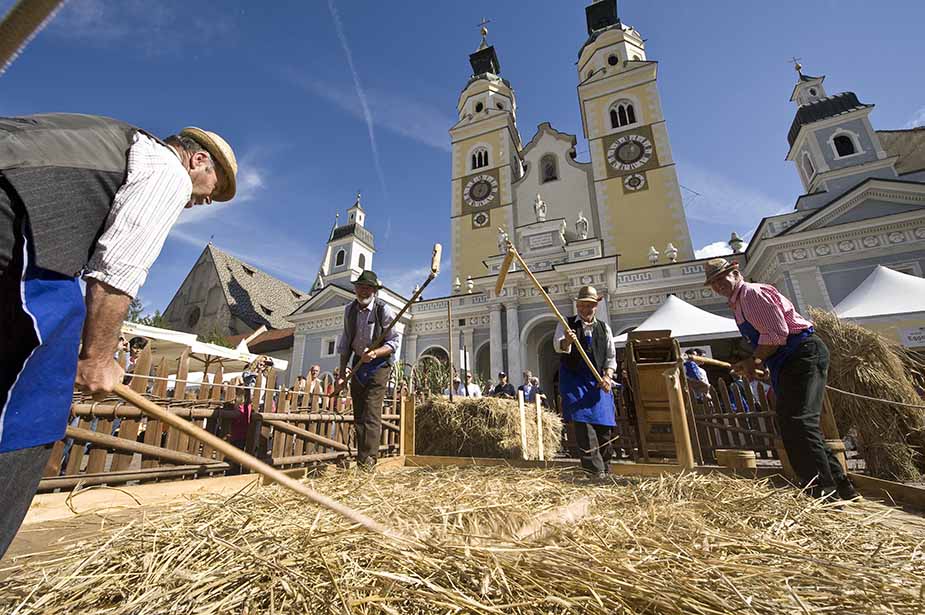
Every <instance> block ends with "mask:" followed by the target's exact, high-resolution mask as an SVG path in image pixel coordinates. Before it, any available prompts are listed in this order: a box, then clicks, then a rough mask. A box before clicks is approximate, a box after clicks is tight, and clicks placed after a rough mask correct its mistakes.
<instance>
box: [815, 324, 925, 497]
mask: <svg viewBox="0 0 925 615" xmlns="http://www.w3.org/2000/svg"><path fill="white" fill-rule="evenodd" d="M810 317H811V318H812V320H813V323H814V324H815V327H816V333H817V334H818V335H819V337H821V338H822V339H823V340H824V341H825V343H826V346H828V347H829V352H830V353H831V360H830V363H829V377H828V384H829V385H831V386H834V387H837V388H839V389H842V390H843V391H848V392H851V393H858V394H860V395H866V396H867V397H874V398H877V399H887V400H890V401H897V402H901V403H906V404H920V405H921V404H922V400H921V399H920V398H919V396H918V394H917V393H916V390H915V387H914V383H913V380H912V376H911V375H912V373H913V372H918V373H921V372H922V369H923V365H922V363H921V362H920V361H919V360H917V359H916V357H915V355H913V354H912V353H910V352H909V351H907V350H906V349H904V348H903V347H902V346H900V345H898V344H896V343H894V342H892V341H890V340H887V339H886V338H884V337H882V336H880V335H878V334H877V333H875V332H874V331H871V330H869V329H865V328H864V327H861V326H858V325H856V324H853V323H850V322H846V321H843V320H840V319H839V318H838V317H837V316H835V315H834V314H832V313H831V312H826V311H824V310H818V309H815V308H811V309H810ZM828 397H829V400H830V401H831V402H832V409H833V413H834V414H835V421H836V422H837V423H838V429H839V431H840V432H841V433H842V434H843V435H844V434H847V433H849V432H850V431H854V432H856V433H857V435H858V447H859V450H860V452H861V454H862V456H863V457H864V461H865V462H866V463H867V472H868V473H869V474H871V475H873V476H879V477H881V478H886V479H890V480H899V481H910V480H917V479H918V478H919V477H920V476H921V474H922V473H925V455H923V451H925V410H923V409H921V408H918V409H917V408H910V407H907V406H897V405H891V404H888V403H882V402H875V401H868V400H864V399H859V398H856V397H851V396H848V395H844V394H841V393H838V392H837V391H832V390H829V391H828Z"/></svg>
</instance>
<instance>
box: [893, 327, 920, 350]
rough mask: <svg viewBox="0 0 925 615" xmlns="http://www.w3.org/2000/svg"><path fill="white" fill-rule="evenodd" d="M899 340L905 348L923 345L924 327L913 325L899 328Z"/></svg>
mask: <svg viewBox="0 0 925 615" xmlns="http://www.w3.org/2000/svg"><path fill="white" fill-rule="evenodd" d="M899 340H900V342H902V345H903V346H905V347H907V348H922V347H925V327H915V328H912V329H900V330H899Z"/></svg>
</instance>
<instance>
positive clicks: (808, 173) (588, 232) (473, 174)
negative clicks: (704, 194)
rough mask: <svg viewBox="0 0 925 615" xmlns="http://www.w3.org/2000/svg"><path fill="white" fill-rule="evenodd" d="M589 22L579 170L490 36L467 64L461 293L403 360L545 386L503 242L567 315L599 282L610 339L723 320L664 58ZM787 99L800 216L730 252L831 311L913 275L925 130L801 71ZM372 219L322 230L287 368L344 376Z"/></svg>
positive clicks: (457, 160) (546, 319)
mask: <svg viewBox="0 0 925 615" xmlns="http://www.w3.org/2000/svg"><path fill="white" fill-rule="evenodd" d="M586 19H587V26H588V38H587V40H586V41H585V42H584V44H583V45H581V47H580V48H579V52H578V56H579V60H578V64H577V74H576V82H577V91H578V103H579V105H580V108H581V118H582V132H583V134H582V138H584V139H585V140H586V141H587V143H588V146H589V152H590V161H588V162H580V161H578V160H576V155H575V151H576V143H577V141H578V138H577V137H576V136H575V135H570V134H566V133H563V132H560V131H558V130H556V129H555V128H554V127H552V126H550V125H549V124H548V123H543V124H540V125H539V127H538V128H537V130H536V133H535V134H534V135H533V136H532V137H531V138H530V139H529V140H528V141H526V142H524V141H523V139H522V137H521V135H520V132H519V129H518V126H517V118H516V110H517V100H516V98H515V95H514V89H513V87H512V85H511V83H510V82H509V81H508V80H507V79H506V78H505V77H502V76H501V66H500V61H499V57H498V53H497V52H496V50H495V48H494V47H493V46H491V45H489V44H488V42H487V40H486V32H485V31H484V30H483V37H482V43H481V45H480V46H479V47H478V49H477V50H476V51H475V52H474V53H472V54H471V55H470V56H469V63H470V66H471V68H472V74H471V77H470V78H469V79H468V81H467V82H466V83H465V84H464V85H463V87H462V91H461V93H460V95H459V99H458V104H457V109H456V110H457V117H458V120H457V122H456V123H455V124H454V125H453V126H452V127H449V137H450V141H451V143H452V159H451V169H450V194H451V198H450V208H449V212H448V215H449V219H450V225H451V231H452V235H451V237H452V239H451V241H452V245H451V255H452V270H451V273H450V275H451V276H452V287H453V290H452V294H451V295H450V296H447V297H440V298H434V299H428V300H424V301H419V302H417V303H415V304H414V306H413V307H412V309H411V310H409V312H408V313H407V314H406V315H405V317H404V318H403V322H402V323H401V324H400V327H401V330H402V332H403V341H402V348H401V358H402V359H403V360H404V361H405V362H406V363H414V362H416V361H417V360H419V359H420V358H421V357H422V356H424V355H430V356H434V357H438V358H447V357H448V356H449V354H450V350H451V348H452V355H453V357H452V359H453V363H454V365H455V366H456V368H457V369H468V370H469V371H473V372H475V373H476V374H477V376H478V377H480V378H481V379H483V380H488V379H492V380H494V379H495V378H496V376H497V373H498V372H499V371H505V372H507V373H508V374H510V376H511V380H512V382H514V383H515V384H520V379H521V377H520V374H521V372H522V371H524V370H530V371H532V372H533V374H534V375H537V376H539V378H540V379H541V382H542V385H543V386H544V388H546V389H547V390H552V381H553V377H554V374H555V373H556V371H557V369H558V355H557V354H556V353H555V352H554V351H553V348H552V336H553V332H554V330H555V326H556V320H555V317H554V316H553V315H552V314H551V313H550V310H549V309H548V306H547V305H546V303H545V301H544V300H543V298H542V297H541V296H540V295H539V294H538V292H537V290H536V288H535V287H534V286H533V285H532V283H531V282H530V281H529V280H528V279H527V277H526V275H525V273H524V272H523V271H519V270H517V269H516V268H515V269H512V271H511V273H510V274H509V275H508V276H507V282H506V285H505V288H504V289H503V290H502V291H501V293H500V294H496V293H495V292H494V284H495V281H496V279H497V275H498V273H499V270H500V267H501V262H502V260H503V254H502V252H503V250H504V245H505V241H506V240H508V239H509V240H510V241H512V242H513V243H514V244H515V245H516V246H517V249H518V251H519V252H520V253H521V255H522V256H523V257H524V259H525V260H526V262H527V263H528V265H529V266H530V269H531V271H532V272H533V273H534V274H535V276H536V278H537V279H538V280H539V282H540V283H541V284H542V286H543V287H544V289H545V290H546V292H547V293H548V294H549V295H550V297H551V298H552V299H553V301H554V302H555V304H556V306H557V307H558V309H559V311H560V312H562V313H563V314H572V313H574V303H573V298H574V296H575V295H576V293H577V291H578V289H579V288H580V287H581V286H583V285H585V284H593V285H594V286H595V287H597V289H598V291H599V292H601V293H602V294H603V295H604V297H605V299H604V300H603V301H602V303H601V306H600V308H599V310H598V316H599V318H601V319H603V320H606V321H608V322H609V324H610V326H611V328H612V329H613V331H614V334H615V335H617V334H620V333H624V332H626V331H630V330H632V329H633V328H635V327H636V326H637V325H639V324H640V323H641V322H642V321H644V320H645V319H646V318H647V317H648V316H649V315H650V314H651V313H652V312H654V311H655V310H656V309H657V308H658V307H659V306H660V305H661V304H662V303H663V302H664V301H665V300H666V299H667V297H669V296H671V295H675V296H676V297H678V298H680V299H683V300H684V301H686V302H688V303H691V304H693V305H696V306H697V307H699V308H701V309H705V310H708V311H710V312H714V313H718V314H722V315H726V316H728V315H729V310H728V307H727V305H726V302H725V300H724V299H723V298H722V297H720V296H717V295H715V294H714V293H713V292H712V291H711V290H710V289H709V288H705V287H704V286H703V261H702V260H697V259H695V258H694V254H693V248H692V245H691V240H690V233H689V230H688V226H687V222H686V219H685V215H684V209H683V206H682V201H681V193H680V186H679V183H678V177H677V173H676V170H675V165H674V160H673V157H672V153H671V145H670V142H669V138H668V131H667V127H666V122H665V118H664V117H663V115H662V111H661V103H660V98H659V93H658V64H657V62H655V61H652V60H649V59H648V58H647V56H646V49H645V44H644V39H643V38H642V36H641V34H640V33H639V32H638V31H636V30H635V29H634V28H632V27H630V26H628V25H625V24H623V23H622V22H621V21H620V19H619V17H618V15H617V11H616V3H615V2H614V1H613V0H603V1H598V2H594V3H593V4H591V5H590V6H588V7H587V8H586ZM791 102H792V103H793V104H794V105H795V107H796V113H795V117H794V120H793V124H792V126H791V127H790V130H789V133H786V137H787V142H788V146H789V148H788V149H785V150H783V151H784V152H786V153H787V158H788V160H790V161H792V162H793V164H794V167H795V169H796V172H797V173H798V174H799V175H800V178H801V180H802V182H803V185H804V187H805V191H806V193H805V194H803V195H802V196H800V197H799V198H798V199H797V201H796V205H795V208H794V211H792V212H790V213H787V214H783V215H779V216H773V217H769V218H766V219H764V220H761V221H760V224H759V226H758V230H757V232H756V233H755V234H754V237H753V238H752V240H751V242H750V243H749V245H748V246H747V250H746V251H745V252H741V251H740V250H741V247H742V242H741V241H739V240H738V238H737V237H733V238H731V241H730V256H729V257H728V258H733V259H736V260H738V261H739V263H740V265H741V267H742V269H743V272H744V274H745V276H746V277H747V278H749V279H751V280H753V281H760V282H767V283H771V284H774V285H776V286H777V287H778V288H779V289H781V291H782V292H784V293H785V294H787V295H788V296H789V297H790V298H791V299H792V300H793V301H794V303H795V304H796V305H797V307H798V309H800V310H805V309H807V308H808V307H809V306H818V307H823V308H827V309H831V308H832V307H833V306H834V305H835V304H837V302H838V301H840V300H841V298H843V297H844V296H846V295H847V294H848V293H849V292H850V291H851V290H853V289H854V288H856V287H857V286H858V285H859V284H860V283H861V282H862V281H863V280H864V278H865V277H866V276H867V275H868V274H869V273H870V272H871V271H872V270H873V268H874V267H875V266H876V265H878V264H884V265H887V266H889V267H893V268H895V269H897V270H900V271H904V272H906V273H912V274H914V275H918V276H921V275H922V273H923V270H925V129H912V130H894V131H877V130H874V128H873V126H872V124H871V122H870V119H869V115H870V113H871V111H872V110H873V105H870V104H863V103H861V102H859V101H858V98H857V96H856V95H855V94H854V93H851V92H844V93H840V94H834V95H827V94H826V92H825V90H824V88H823V78H822V77H811V76H807V75H804V74H803V73H802V72H799V74H798V78H797V83H796V85H795V86H794V89H793V92H792V95H791ZM785 128H786V127H782V130H781V132H782V135H783V134H785ZM782 142H783V140H782ZM364 217H365V213H364V212H363V210H362V208H361V206H360V204H359V198H358V199H357V202H356V204H355V205H354V207H352V208H351V209H349V210H348V221H347V223H346V224H344V225H340V224H339V223H338V224H335V226H334V227H333V228H332V230H331V233H330V237H329V241H328V248H327V251H326V254H325V258H324V262H323V263H322V266H321V268H320V270H319V273H318V277H317V279H316V281H315V284H314V286H313V288H312V290H311V292H310V295H311V297H310V299H308V300H307V301H306V302H305V303H303V304H302V305H301V306H300V307H299V308H298V309H296V310H295V311H294V312H293V313H292V314H291V315H290V316H289V320H290V321H291V322H292V323H293V325H294V326H295V330H294V343H293V348H292V361H291V373H292V374H293V375H294V374H298V373H304V372H305V371H306V370H307V369H308V366H309V365H311V364H313V363H320V364H321V366H322V370H323V371H331V370H333V368H334V367H335V366H336V365H337V362H338V359H337V357H336V356H335V355H334V347H335V343H336V340H337V336H338V335H339V334H340V333H341V331H342V327H343V321H342V318H343V310H344V305H346V303H348V302H349V301H351V300H352V298H353V294H352V286H351V284H350V280H351V279H354V278H355V277H356V275H358V274H359V272H360V270H362V269H364V268H373V267H374V265H373V257H374V254H375V248H374V243H373V238H372V234H371V233H370V232H369V231H368V230H367V229H366V228H365V227H364V221H363V219H364ZM755 223H756V224H758V223H759V221H758V220H756V221H755ZM428 247H429V246H428ZM420 248H421V249H425V248H424V246H421V247H420ZM444 275H446V274H444ZM384 282H385V283H386V284H388V280H384ZM380 296H383V297H384V298H385V300H386V301H388V302H389V303H390V304H391V305H393V306H394V307H395V309H396V311H397V310H398V309H399V308H400V307H401V306H402V305H404V303H405V302H406V300H407V299H406V298H405V297H402V296H401V295H400V294H399V293H397V292H394V291H392V290H390V289H388V288H385V289H383V291H382V292H381V293H380ZM451 338H452V340H451Z"/></svg>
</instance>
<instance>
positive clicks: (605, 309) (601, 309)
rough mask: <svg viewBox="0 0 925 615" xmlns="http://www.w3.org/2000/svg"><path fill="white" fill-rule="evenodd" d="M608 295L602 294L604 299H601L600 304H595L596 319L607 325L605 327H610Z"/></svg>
mask: <svg viewBox="0 0 925 615" xmlns="http://www.w3.org/2000/svg"><path fill="white" fill-rule="evenodd" d="M609 302H610V301H609V295H607V294H604V298H603V299H601V302H600V303H598V304H597V319H598V320H600V321H602V322H605V323H607V326H611V325H610V306H609V305H608V303H609Z"/></svg>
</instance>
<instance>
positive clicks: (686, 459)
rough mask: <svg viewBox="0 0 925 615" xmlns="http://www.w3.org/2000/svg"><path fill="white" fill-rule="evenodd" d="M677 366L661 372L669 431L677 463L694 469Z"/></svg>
mask: <svg viewBox="0 0 925 615" xmlns="http://www.w3.org/2000/svg"><path fill="white" fill-rule="evenodd" d="M678 373H679V369H678V367H672V368H671V369H666V370H665V371H664V372H662V376H664V377H665V384H666V385H667V388H668V405H669V408H670V410H671V431H672V432H673V433H674V445H675V450H676V451H677V458H678V465H680V466H681V467H682V468H684V469H686V470H692V469H694V466H695V464H694V450H693V448H692V447H691V435H690V431H689V430H688V428H687V416H686V413H685V411H684V397H683V396H682V395H681V383H680V380H679V376H678Z"/></svg>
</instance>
